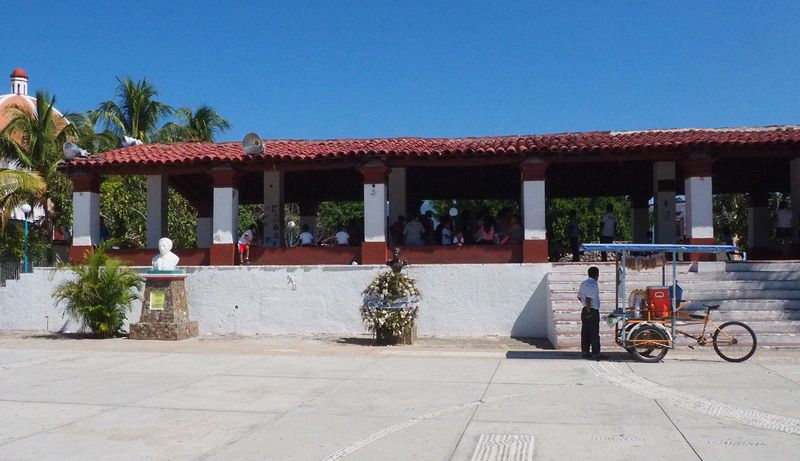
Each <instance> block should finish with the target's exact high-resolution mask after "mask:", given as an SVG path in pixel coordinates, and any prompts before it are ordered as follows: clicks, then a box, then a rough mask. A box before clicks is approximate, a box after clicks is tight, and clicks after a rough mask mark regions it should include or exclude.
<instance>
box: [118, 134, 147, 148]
mask: <svg viewBox="0 0 800 461" xmlns="http://www.w3.org/2000/svg"><path fill="white" fill-rule="evenodd" d="M119 144H120V146H121V147H128V146H140V145H142V144H144V143H143V142H142V141H141V140H139V139H136V138H131V137H130V136H120V141H119Z"/></svg>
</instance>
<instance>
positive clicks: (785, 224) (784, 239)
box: [775, 200, 794, 258]
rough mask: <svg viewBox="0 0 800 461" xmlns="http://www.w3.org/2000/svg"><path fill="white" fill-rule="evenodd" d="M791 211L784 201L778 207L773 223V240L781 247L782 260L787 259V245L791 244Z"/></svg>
mask: <svg viewBox="0 0 800 461" xmlns="http://www.w3.org/2000/svg"><path fill="white" fill-rule="evenodd" d="M793 217H794V216H792V210H791V209H789V206H788V204H787V203H786V201H785V200H781V203H780V204H779V205H778V212H777V216H776V221H775V238H776V239H777V240H778V244H779V245H780V247H781V251H782V252H783V256H784V258H788V257H789V244H790V243H791V242H792V218H793Z"/></svg>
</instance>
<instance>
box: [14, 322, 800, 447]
mask: <svg viewBox="0 0 800 461" xmlns="http://www.w3.org/2000/svg"><path fill="white" fill-rule="evenodd" d="M709 352H711V351H703V352H691V351H688V350H685V351H683V350H677V351H673V352H671V353H670V354H669V355H668V356H667V360H666V361H665V362H663V363H660V364H650V365H648V364H640V363H636V362H631V361H629V360H628V356H627V354H624V353H622V354H620V353H612V354H610V355H611V359H612V360H610V361H604V362H587V361H584V360H581V359H579V358H578V357H577V355H578V354H576V353H575V352H562V351H546V350H542V349H539V348H538V347H537V345H536V344H528V343H524V342H517V341H513V340H508V339H505V340H502V339H493V338H465V339H458V340H434V339H425V338H423V339H421V340H420V341H419V342H418V344H416V345H414V346H404V347H373V346H370V345H368V340H367V338H366V337H361V338H344V339H342V338H331V337H314V338H307V337H306V338H299V337H271V338H230V337H226V338H202V339H192V340H188V341H183V342H179V343H166V342H149V341H130V340H126V339H114V340H105V341H96V340H86V339H83V340H79V339H65V338H54V337H49V336H37V335H29V336H25V335H14V334H3V335H0V459H4V460H5V459H36V460H40V459H176V460H178V459H211V460H234V459H235V460H247V459H260V460H311V461H323V460H325V461H331V460H338V459H345V460H412V459H416V460H450V459H455V460H473V459H474V460H479V459H480V460H500V459H525V460H527V459H536V460H548V459H552V460H565V459H592V460H602V459H608V460H619V459H647V460H658V459H665V460H666V459H668V460H670V461H676V460H693V459H703V460H739V459H771V460H790V459H791V460H796V459H798V458H797V457H798V452H799V451H800V351H787V350H783V351H769V350H759V351H758V353H757V354H756V356H755V357H754V358H753V359H751V360H750V361H748V362H746V363H743V364H730V363H726V362H723V361H722V360H720V359H719V358H717V356H716V355H713V352H711V353H709Z"/></svg>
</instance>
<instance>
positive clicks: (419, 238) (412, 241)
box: [403, 216, 425, 245]
mask: <svg viewBox="0 0 800 461" xmlns="http://www.w3.org/2000/svg"><path fill="white" fill-rule="evenodd" d="M420 219H424V218H421V217H419V216H418V217H415V218H412V219H411V220H409V221H408V222H407V223H406V227H405V229H403V236H404V237H405V240H406V245H424V244H425V240H424V239H423V237H424V235H425V226H423V225H422V223H421V222H420Z"/></svg>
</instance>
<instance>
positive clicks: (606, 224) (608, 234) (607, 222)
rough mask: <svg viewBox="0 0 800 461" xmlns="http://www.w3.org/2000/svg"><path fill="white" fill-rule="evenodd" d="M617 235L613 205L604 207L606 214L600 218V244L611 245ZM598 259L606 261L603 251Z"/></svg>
mask: <svg viewBox="0 0 800 461" xmlns="http://www.w3.org/2000/svg"><path fill="white" fill-rule="evenodd" d="M615 235H617V215H615V214H614V205H612V204H610V203H609V204H608V205H606V212H605V214H603V217H602V218H600V243H613V242H614V236H615ZM600 259H601V260H603V261H607V260H608V259H607V255H606V252H605V251H601V252H600Z"/></svg>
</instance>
